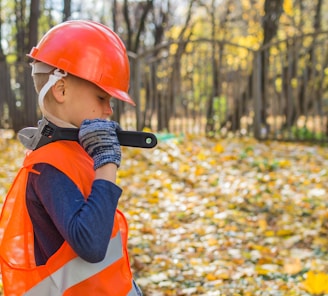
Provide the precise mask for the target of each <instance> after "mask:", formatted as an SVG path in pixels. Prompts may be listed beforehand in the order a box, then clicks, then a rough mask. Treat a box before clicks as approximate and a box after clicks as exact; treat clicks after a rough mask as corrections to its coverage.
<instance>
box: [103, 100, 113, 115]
mask: <svg viewBox="0 0 328 296" xmlns="http://www.w3.org/2000/svg"><path fill="white" fill-rule="evenodd" d="M104 113H105V114H106V115H109V116H111V115H112V114H113V108H112V106H111V103H110V99H109V100H105V101H104Z"/></svg>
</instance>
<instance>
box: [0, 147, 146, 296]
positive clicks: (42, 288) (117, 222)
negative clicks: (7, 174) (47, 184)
mask: <svg viewBox="0 0 328 296" xmlns="http://www.w3.org/2000/svg"><path fill="white" fill-rule="evenodd" d="M68 160H69V161H68ZM36 163H48V164H51V165H52V166H54V167H56V168H57V169H59V170H60V171H62V172H63V173H64V174H66V175H67V176H68V177H69V178H70V179H71V180H72V181H73V182H74V183H75V184H76V185H77V187H78V188H79V190H80V191H81V192H82V194H83V195H84V197H85V198H87V196H88V195H89V194H90V192H91V186H92V182H93V179H94V170H93V160H92V159H91V158H90V157H89V156H88V155H87V153H86V152H85V151H84V150H83V148H82V147H81V146H80V145H79V144H78V143H77V142H72V141H58V142H54V143H51V144H48V145H45V146H43V147H41V148H39V149H37V150H35V151H33V152H31V153H30V154H28V155H27V156H26V158H25V160H24V165H23V167H22V168H21V169H20V171H19V173H18V175H17V177H16V178H15V180H14V182H13V184H12V187H11V189H10V190H9V192H8V195H7V197H6V201H5V203H4V206H3V209H2V213H1V217H0V261H1V272H2V280H3V287H4V295H5V296H21V295H26V296H30V295H35V296H40V295H44V296H57V295H58V296H59V295H65V296H73V295H74V296H76V295H82V296H83V295H88V296H89V295H97V296H98V295H99V296H100V295H115V296H123V295H124V296H125V295H131V296H132V295H140V292H139V290H138V288H136V287H135V285H134V284H133V278H132V273H131V269H130V264H129V258H128V254H127V222H126V219H125V217H124V215H123V214H122V213H121V212H120V211H119V210H117V211H116V215H115V219H114V226H113V230H112V236H111V239H110V243H109V245H108V250H107V253H106V256H105V259H104V260H103V261H101V262H99V263H89V262H87V261H84V260H83V259H81V258H80V257H78V256H77V254H76V253H75V252H74V251H73V249H72V248H71V247H70V246H69V244H68V243H67V242H64V243H63V245H62V246H61V247H60V248H59V250H58V251H57V252H56V253H55V254H54V255H52V256H51V257H50V258H49V260H48V261H47V263H46V264H45V265H41V266H36V264H35V259H34V233H33V226H32V222H31V219H30V217H29V214H28V211H27V208H26V202H25V201H26V194H25V193H26V184H27V179H28V174H29V173H36V174H39V172H37V171H35V170H34V169H33V165H34V164H36Z"/></svg>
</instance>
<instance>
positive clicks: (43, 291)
mask: <svg viewBox="0 0 328 296" xmlns="http://www.w3.org/2000/svg"><path fill="white" fill-rule="evenodd" d="M122 257H123V253H122V239H121V234H120V232H119V231H118V232H117V235H116V236H115V237H112V238H111V239H110V242H109V244H108V248H107V252H106V256H105V258H104V260H102V261H101V262H99V263H89V262H87V261H85V260H83V259H81V258H80V257H76V258H74V259H72V260H71V261H69V262H67V263H66V264H65V265H64V266H62V267H61V268H60V269H58V270H57V271H56V272H54V273H53V274H51V275H50V276H49V277H47V278H45V279H44V280H42V281H41V282H40V283H38V284H37V285H36V286H34V287H33V288H32V289H30V290H29V291H27V292H26V293H24V296H41V295H44V296H45V295H47V296H61V295H63V292H64V291H65V290H67V289H69V288H70V287H72V286H74V285H76V284H78V283H80V282H82V281H84V280H86V279H88V278H90V277H92V276H93V275H95V274H97V273H98V272H100V271H102V270H103V269H105V268H107V267H108V266H110V265H111V264H113V263H114V262H115V261H117V260H119V259H121V258H122Z"/></svg>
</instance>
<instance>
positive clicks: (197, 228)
mask: <svg viewBox="0 0 328 296" xmlns="http://www.w3.org/2000/svg"><path fill="white" fill-rule="evenodd" d="M0 9H1V11H0V15H1V22H0V25H1V30H0V34H1V47H0V67H1V69H0V86H1V95H0V128H2V129H1V130H0V155H1V157H0V166H1V170H0V199H1V201H3V200H4V199H5V195H6V192H7V190H8V189H9V187H10V184H11V182H12V180H13V178H14V176H15V174H16V172H17V170H18V168H19V166H20V165H21V162H22V159H23V155H24V149H23V147H22V146H21V145H20V144H19V143H18V142H17V140H15V132H16V131H17V130H19V129H20V128H21V127H25V126H28V125H35V123H36V121H37V120H38V119H39V117H40V114H39V113H38V111H37V103H36V102H37V100H36V96H35V93H34V90H33V87H32V84H31V80H30V69H29V67H26V65H27V64H28V60H27V58H26V53H28V52H29V51H30V49H31V48H32V47H33V46H34V45H35V44H37V42H38V40H39V39H40V37H41V36H42V35H43V34H44V33H45V32H46V31H47V30H48V29H49V28H50V27H52V26H53V25H55V24H57V23H59V22H61V21H64V20H68V19H80V18H82V19H92V20H96V21H100V22H102V23H104V24H106V25H108V26H110V27H111V28H113V29H114V30H115V31H116V32H117V33H118V34H119V35H120V36H121V37H122V39H123V40H124V42H125V44H126V47H127V49H128V50H129V56H130V59H131V65H132V82H131V86H132V87H131V93H132V95H133V97H135V98H136V100H137V102H138V103H139V107H137V108H136V110H131V109H126V107H124V106H122V105H120V104H117V105H116V106H115V107H116V108H115V116H116V118H117V119H118V120H120V121H121V123H122V126H123V127H124V128H137V129H146V130H152V131H154V132H157V136H158V139H159V145H158V146H157V148H156V149H152V150H139V149H130V148H127V149H126V148H124V149H123V155H124V161H123V164H122V167H121V169H120V173H119V178H118V183H119V185H120V186H122V188H123V189H124V197H123V198H122V201H121V203H120V207H121V208H122V209H123V211H124V212H125V213H126V214H127V217H128V220H129V225H130V245H129V248H130V253H131V256H132V258H131V260H132V268H133V270H134V272H135V274H136V278H137V281H138V283H139V285H140V286H141V287H142V289H143V290H144V292H145V295H263V296H265V295H290V296H292V295H294V296H295V295H296V296H298V295H302V296H303V295H325V294H328V261H327V255H328V249H327V246H328V240H327V229H328V226H327V225H328V222H327V221H328V211H327V201H326V198H325V197H326V196H327V192H328V188H327V184H328V180H327V178H328V172H327V170H326V167H327V164H328V157H327V151H326V147H325V145H324V144H323V145H318V144H297V143H286V142H276V141H257V140H256V139H254V138H253V136H255V137H256V138H258V139H261V140H265V139H270V135H272V136H273V139H279V140H297V141H298V140H302V141H309V140H310V141H312V140H315V141H316V142H317V141H320V142H322V143H324V142H326V139H327V120H326V115H327V110H326V102H327V100H328V93H327V83H328V81H327V75H328V66H327V65H328V54H327V48H328V46H327V40H328V38H327V34H328V32H327V30H328V13H327V11H328V3H327V1H324V0H312V1H309V0H284V1H283V0H258V1H256V0H253V1H252V0H247V1H246V0H208V1H201V0H191V1H186V0H185V1H172V0H164V1H159V0H158V1H157V0H153V1H127V0H125V1H115V0H113V1H105V0H103V1H91V0H90V1H71V0H69V1H58V0H56V1H51V0H49V1H43V0H30V1H24V0H15V1H8V0H1V2H0ZM200 49H201V50H202V51H201V52H199V51H198V50H200ZM195 53H197V55H195ZM136 61H138V63H136ZM153 61H155V62H154V63H153ZM139 62H140V64H139ZM143 64H148V66H147V67H145V68H144V67H143V66H142V65H143ZM209 64H210V65H211V67H210V66H209ZM136 65H138V67H140V68H141V70H140V72H137V71H136V69H137V68H138V67H137V66H136ZM203 66H204V67H203ZM174 69H177V70H174ZM134 73H137V75H134ZM140 73H142V74H141V75H140ZM144 73H146V74H144ZM138 77H141V78H140V79H141V81H138V79H137V78H138ZM137 82H138V83H137ZM167 102H169V104H167ZM276 102H278V107H277V106H276V105H275V104H276ZM131 118H132V119H133V120H131ZM205 134H207V136H210V138H206V137H204V135H205Z"/></svg>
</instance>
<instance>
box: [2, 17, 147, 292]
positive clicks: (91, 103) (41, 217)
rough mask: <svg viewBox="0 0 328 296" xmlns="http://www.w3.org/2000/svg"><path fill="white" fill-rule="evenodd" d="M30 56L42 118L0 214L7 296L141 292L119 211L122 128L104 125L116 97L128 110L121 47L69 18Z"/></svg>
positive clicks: (94, 27)
mask: <svg viewBox="0 0 328 296" xmlns="http://www.w3.org/2000/svg"><path fill="white" fill-rule="evenodd" d="M28 56H29V57H31V58H33V59H34V61H33V63H32V76H33V80H34V84H35V88H36V90H37V92H38V94H39V106H40V109H41V111H42V114H43V120H42V122H41V123H40V124H39V128H38V129H37V131H36V134H33V137H32V136H31V135H25V136H26V137H27V138H29V137H30V138H31V139H33V140H34V141H36V142H35V143H32V144H31V145H30V148H31V150H33V151H31V152H29V154H28V155H27V156H26V158H25V160H24V165H23V167H22V168H21V170H20V171H19V173H18V175H17V177H16V179H15V181H14V183H13V185H12V187H11V189H10V191H9V192H8V195H7V198H6V201H5V204H4V206H3V210H2V213H1V219H0V261H1V272H2V278H3V286H4V293H5V295H6V296H7V295H8V296H9V295H37V296H39V295H47V296H53V295H115V296H121V295H141V292H140V290H139V288H138V287H137V285H136V284H135V282H134V280H133V277H132V274H131V270H130V265H129V259H128V255H127V222H126V220H125V218H124V216H123V214H122V213H121V212H120V211H119V210H118V209H117V203H118V200H119V198H120V196H121V192H122V191H121V189H120V188H119V187H118V186H117V185H116V184H115V180H116V172H117V168H118V167H119V166H120V161H121V150H120V144H119V142H118V138H117V134H116V131H117V130H119V128H120V127H119V125H118V124H117V123H116V122H113V121H108V120H106V119H107V118H108V117H109V116H110V115H112V109H111V107H110V99H111V97H112V96H113V97H115V98H117V99H120V100H122V101H125V102H128V103H130V104H132V105H134V102H133V100H132V99H131V98H130V97H129V95H128V93H127V91H128V87H129V79H130V76H129V75H130V74H129V62H128V57H127V54H126V50H125V47H124V45H123V43H122V41H121V40H120V39H119V37H118V36H117V35H116V34H115V33H114V32H112V31H111V30H110V29H109V28H107V27H105V26H104V25H101V24H99V23H95V22H92V21H82V20H79V21H68V22H64V23H62V24H60V25H57V26H55V27H54V28H52V29H51V30H49V31H48V32H47V33H46V34H45V36H44V37H43V38H42V39H41V41H40V42H39V44H38V45H37V46H36V47H34V48H33V49H32V50H31V52H30V54H29V55H28ZM78 129H79V132H78ZM53 131H55V132H56V133H55V134H53ZM77 132H78V140H79V142H78V141H72V140H69V139H68V138H69V137H68V138H67V139H66V138H65V135H69V134H70V133H77ZM54 135H57V136H58V135H60V136H59V137H57V136H56V137H57V138H55V137H54ZM23 136H24V135H23ZM45 138H46V139H47V141H44V139H45Z"/></svg>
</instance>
